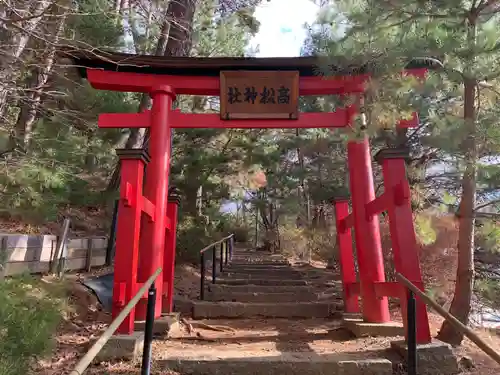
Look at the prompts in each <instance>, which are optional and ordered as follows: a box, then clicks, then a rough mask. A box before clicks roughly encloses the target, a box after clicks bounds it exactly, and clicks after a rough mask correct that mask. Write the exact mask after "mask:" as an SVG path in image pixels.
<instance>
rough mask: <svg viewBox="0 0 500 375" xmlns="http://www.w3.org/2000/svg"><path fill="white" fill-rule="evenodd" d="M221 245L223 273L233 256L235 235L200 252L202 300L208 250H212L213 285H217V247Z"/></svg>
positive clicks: (220, 268) (203, 297) (201, 297)
mask: <svg viewBox="0 0 500 375" xmlns="http://www.w3.org/2000/svg"><path fill="white" fill-rule="evenodd" d="M218 245H220V263H219V264H220V265H219V270H220V272H221V273H222V271H223V270H224V266H225V265H227V264H228V263H229V261H230V260H231V258H232V256H233V247H234V234H230V235H229V236H226V237H224V238H222V239H220V240H219V241H216V242H213V243H211V244H210V245H208V246H205V247H204V248H203V249H201V250H200V300H201V301H203V300H204V299H205V274H206V264H205V263H206V258H205V254H206V252H207V251H208V250H212V284H215V281H216V278H217V246H218Z"/></svg>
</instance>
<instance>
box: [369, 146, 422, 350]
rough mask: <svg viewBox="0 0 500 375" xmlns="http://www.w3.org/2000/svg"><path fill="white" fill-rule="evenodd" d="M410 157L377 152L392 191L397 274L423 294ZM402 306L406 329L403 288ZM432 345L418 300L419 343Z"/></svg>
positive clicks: (393, 151) (397, 151) (398, 152)
mask: <svg viewBox="0 0 500 375" xmlns="http://www.w3.org/2000/svg"><path fill="white" fill-rule="evenodd" d="M408 157H409V152H408V150H407V149H384V150H381V151H379V152H378V153H377V155H376V156H375V158H376V160H377V161H378V162H379V163H380V164H382V173H383V176H384V189H385V191H387V192H389V191H392V192H393V194H392V195H393V199H391V200H390V201H389V204H388V207H387V212H388V214H389V228H390V232H391V242H392V250H393V256H394V266H395V268H396V271H398V272H399V273H401V274H402V275H403V276H405V277H406V278H407V279H408V280H410V281H411V282H412V283H414V284H415V285H417V286H418V287H419V288H420V289H421V290H422V291H424V285H423V281H422V273H421V271H420V261H419V257H418V248H417V239H416V235H415V229H414V226H413V212H412V209H411V201H410V193H409V192H410V186H409V183H408V179H407V178H406V165H405V159H407V158H408ZM399 290H400V297H399V298H400V303H401V310H402V316H403V322H404V326H405V328H407V327H408V325H407V321H406V307H407V306H406V303H407V296H406V290H405V288H400V289H399ZM429 342H431V333H430V329H429V318H428V315H427V309H426V306H425V304H424V303H423V302H421V301H418V300H417V343H418V344H427V343H429Z"/></svg>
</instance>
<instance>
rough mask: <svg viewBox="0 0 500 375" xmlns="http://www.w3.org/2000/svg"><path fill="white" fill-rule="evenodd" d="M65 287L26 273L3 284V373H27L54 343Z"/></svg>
mask: <svg viewBox="0 0 500 375" xmlns="http://www.w3.org/2000/svg"><path fill="white" fill-rule="evenodd" d="M62 296H63V288H61V286H60V285H52V284H48V283H44V282H42V281H40V280H36V279H35V278H33V277H29V276H23V277H16V278H12V279H8V280H5V282H3V283H1V284H0V322H2V328H1V330H0V374H2V375H19V374H26V373H28V370H29V368H30V365H31V364H32V363H33V362H32V361H33V359H34V358H36V357H38V356H41V355H43V354H46V353H47V352H48V351H49V350H50V349H51V347H52V343H53V340H52V335H53V334H54V332H55V331H56V329H57V326H58V324H59V322H60V320H61V317H62V311H63V308H62V307H63V305H64V299H63V298H62Z"/></svg>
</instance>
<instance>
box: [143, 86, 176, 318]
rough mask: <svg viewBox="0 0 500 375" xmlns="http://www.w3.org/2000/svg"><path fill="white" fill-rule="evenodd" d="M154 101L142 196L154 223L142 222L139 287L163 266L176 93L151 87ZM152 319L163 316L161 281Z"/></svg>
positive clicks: (166, 87)
mask: <svg viewBox="0 0 500 375" xmlns="http://www.w3.org/2000/svg"><path fill="white" fill-rule="evenodd" d="M150 95H151V97H152V99H153V106H152V109H151V128H150V139H149V152H150V154H151V162H150V164H149V165H148V169H147V173H146V183H145V185H144V195H145V196H146V197H147V198H148V199H149V200H151V201H152V202H153V204H154V205H155V220H154V221H153V222H151V221H148V220H143V223H142V224H143V230H142V231H141V239H140V246H139V269H138V273H137V278H138V280H137V281H138V283H139V284H143V283H145V282H146V281H147V279H148V278H149V277H150V276H151V275H152V274H153V273H155V272H156V270H157V269H158V268H159V267H162V266H163V252H164V249H165V224H166V220H165V217H166V214H167V199H168V195H167V194H168V176H169V172H170V154H171V134H172V132H171V128H170V126H169V120H170V114H171V111H172V101H173V100H174V99H175V93H174V91H173V89H172V88H171V87H170V86H158V87H154V88H153V89H152V91H151V93H150ZM155 286H156V288H157V291H158V292H157V294H156V305H155V318H157V317H159V316H160V315H161V312H162V298H161V297H162V295H163V280H162V279H161V278H157V279H156V282H155ZM146 310H147V300H146V299H141V300H140V301H139V303H138V304H137V310H136V315H137V320H145V319H146Z"/></svg>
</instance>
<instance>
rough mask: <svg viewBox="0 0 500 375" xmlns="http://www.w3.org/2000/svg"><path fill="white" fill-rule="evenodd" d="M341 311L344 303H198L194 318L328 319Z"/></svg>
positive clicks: (196, 303)
mask: <svg viewBox="0 0 500 375" xmlns="http://www.w3.org/2000/svg"><path fill="white" fill-rule="evenodd" d="M341 309H342V303H337V302H288V303H244V302H210V301H196V302H194V304H193V318H194V319H217V318H252V317H267V318H326V317H330V316H337V315H339V314H340V311H341Z"/></svg>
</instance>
